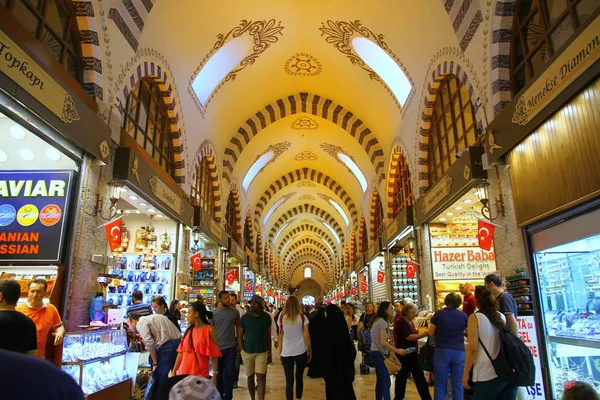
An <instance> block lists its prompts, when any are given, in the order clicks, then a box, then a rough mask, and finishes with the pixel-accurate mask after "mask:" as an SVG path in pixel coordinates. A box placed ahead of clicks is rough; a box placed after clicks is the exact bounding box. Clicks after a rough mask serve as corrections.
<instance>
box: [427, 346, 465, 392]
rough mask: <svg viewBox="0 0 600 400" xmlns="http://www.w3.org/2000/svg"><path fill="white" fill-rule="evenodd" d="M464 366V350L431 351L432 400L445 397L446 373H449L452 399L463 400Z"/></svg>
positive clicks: (437, 349)
mask: <svg viewBox="0 0 600 400" xmlns="http://www.w3.org/2000/svg"><path fill="white" fill-rule="evenodd" d="M464 366H465V352H464V350H450V349H439V348H436V349H435V353H433V373H434V375H435V383H434V384H435V387H434V391H433V398H434V400H444V399H445V398H446V385H447V383H448V374H450V380H451V382H452V400H463V398H464V394H463V386H462V376H463V369H464Z"/></svg>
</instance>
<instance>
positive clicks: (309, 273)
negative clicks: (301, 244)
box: [304, 267, 312, 278]
mask: <svg viewBox="0 0 600 400" xmlns="http://www.w3.org/2000/svg"><path fill="white" fill-rule="evenodd" d="M304 277H305V278H312V269H311V268H310V267H306V268H304Z"/></svg>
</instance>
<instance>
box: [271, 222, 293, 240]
mask: <svg viewBox="0 0 600 400" xmlns="http://www.w3.org/2000/svg"><path fill="white" fill-rule="evenodd" d="M292 221H293V220H291V221H288V222H286V223H285V224H283V225H282V227H281V228H279V231H278V232H277V235H275V239H273V243H277V238H278V237H279V235H281V233H282V232H283V230H284V229H285V228H286V227H287V226H288V225H289V224H290V222H292ZM266 222H267V219H266V218H265V220H264V224H266Z"/></svg>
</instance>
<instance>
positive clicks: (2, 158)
mask: <svg viewBox="0 0 600 400" xmlns="http://www.w3.org/2000/svg"><path fill="white" fill-rule="evenodd" d="M7 161H8V154H6V153H5V152H4V151H2V150H0V163H3V162H7Z"/></svg>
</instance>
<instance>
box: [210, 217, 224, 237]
mask: <svg viewBox="0 0 600 400" xmlns="http://www.w3.org/2000/svg"><path fill="white" fill-rule="evenodd" d="M208 230H209V231H210V232H211V233H212V234H213V235H215V236H216V237H217V239H219V241H220V242H221V243H223V229H221V227H220V226H219V224H218V223H217V221H215V220H214V219H213V218H208Z"/></svg>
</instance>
